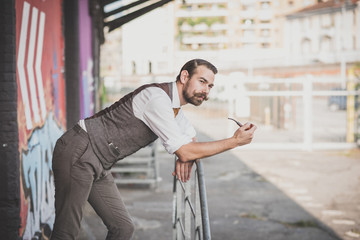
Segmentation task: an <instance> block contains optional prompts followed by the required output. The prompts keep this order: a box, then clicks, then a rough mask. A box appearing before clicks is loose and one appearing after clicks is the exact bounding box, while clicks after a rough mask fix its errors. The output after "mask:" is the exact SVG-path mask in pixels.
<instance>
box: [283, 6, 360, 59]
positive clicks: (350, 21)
mask: <svg viewBox="0 0 360 240" xmlns="http://www.w3.org/2000/svg"><path fill="white" fill-rule="evenodd" d="M359 3H360V2H359V1H358V0H329V1H326V2H320V3H318V4H315V5H313V6H310V7H308V8H304V9H302V10H301V11H298V12H296V13H293V14H289V15H288V16H287V21H286V33H285V37H286V48H287V49H288V52H289V64H292V65H307V64H313V63H323V64H334V63H340V62H344V63H354V62H357V61H360V4H359Z"/></svg>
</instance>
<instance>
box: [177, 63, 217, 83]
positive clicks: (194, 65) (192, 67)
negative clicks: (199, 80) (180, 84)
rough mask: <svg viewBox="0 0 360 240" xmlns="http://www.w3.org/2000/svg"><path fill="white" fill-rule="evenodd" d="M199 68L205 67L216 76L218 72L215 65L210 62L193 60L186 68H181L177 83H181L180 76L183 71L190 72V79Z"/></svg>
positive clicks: (185, 65)
mask: <svg viewBox="0 0 360 240" xmlns="http://www.w3.org/2000/svg"><path fill="white" fill-rule="evenodd" d="M198 66H205V67H207V68H208V69H209V70H211V71H212V72H213V73H214V74H216V73H217V72H218V70H217V69H216V67H215V66H214V65H213V64H211V63H210V62H208V61H206V60H204V59H199V58H197V59H192V60H190V61H188V62H187V63H185V64H184V66H183V67H182V68H181V70H180V72H179V74H178V75H177V77H176V81H180V75H181V72H182V71H183V70H186V71H188V73H189V78H191V77H192V75H193V74H194V73H195V70H196V68H197V67H198Z"/></svg>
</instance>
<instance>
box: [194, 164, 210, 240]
mask: <svg viewBox="0 0 360 240" xmlns="http://www.w3.org/2000/svg"><path fill="white" fill-rule="evenodd" d="M196 166H197V167H196V171H197V173H198V179H199V194H200V205H201V217H202V227H203V237H204V239H206V240H210V239H211V235H210V219H209V212H208V206H207V199H206V186H205V177H204V168H203V166H202V163H201V161H197V164H196Z"/></svg>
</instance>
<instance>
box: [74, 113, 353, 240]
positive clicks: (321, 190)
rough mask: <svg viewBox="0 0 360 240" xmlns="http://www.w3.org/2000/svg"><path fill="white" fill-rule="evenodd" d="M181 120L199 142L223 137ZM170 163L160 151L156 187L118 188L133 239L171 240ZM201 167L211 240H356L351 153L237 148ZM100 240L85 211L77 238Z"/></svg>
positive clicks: (101, 230)
mask: <svg viewBox="0 0 360 240" xmlns="http://www.w3.org/2000/svg"><path fill="white" fill-rule="evenodd" d="M187 116H188V117H189V119H190V121H192V122H193V123H194V126H195V127H196V128H197V131H198V133H199V136H198V140H199V141H207V140H211V139H219V138H222V137H224V136H223V135H224V132H226V131H227V126H224V125H222V124H219V123H218V124H216V119H215V118H208V117H207V116H204V115H201V114H196V115H195V114H193V113H189V114H188V115H187ZM259 130H260V131H261V129H259ZM205 134H207V135H205ZM261 134H263V133H261ZM255 138H256V135H255ZM270 139H271V138H270ZM173 161H174V159H173V157H172V156H170V155H168V154H167V153H165V152H163V151H161V152H160V153H159V166H160V176H161V177H162V181H161V182H160V184H159V186H158V188H156V189H148V188H139V187H136V186H129V187H127V188H123V187H122V188H119V191H120V193H121V195H122V196H123V200H124V201H125V204H126V205H127V207H128V210H129V211H130V213H131V215H132V216H133V217H134V222H135V225H136V231H135V234H134V238H133V239H140V240H142V239H146V240H152V239H153V240H170V239H172V223H171V221H172V219H171V217H172V180H173V179H172V176H171V173H172V171H173V166H174V162H173ZM203 165H204V170H205V176H206V179H205V181H206V186H207V198H208V205H209V215H210V224H211V233H212V239H214V240H217V239H226V240H237V239H245V240H261V239H266V240H332V239H344V240H352V239H355V240H356V239H360V188H359V186H360V151H359V150H358V149H355V150H352V151H347V152H344V151H326V152H324V151H314V152H305V151H275V150H273V151H271V150H266V151H265V150H250V149H249V150H244V149H242V148H241V147H240V148H237V149H235V150H232V151H230V152H226V153H223V154H219V155H217V156H214V157H211V158H207V159H203ZM105 236H106V229H105V226H104V225H103V223H102V222H101V219H99V218H98V217H97V215H96V214H95V213H94V212H93V210H92V209H91V207H90V206H89V205H87V206H86V208H85V211H84V219H83V222H82V231H81V234H80V239H105Z"/></svg>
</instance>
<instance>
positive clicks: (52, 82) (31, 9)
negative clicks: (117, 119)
mask: <svg viewBox="0 0 360 240" xmlns="http://www.w3.org/2000/svg"><path fill="white" fill-rule="evenodd" d="M15 4H16V5H15V8H16V47H17V52H16V54H17V59H16V61H17V84H18V126H19V154H20V166H21V169H20V178H21V179H20V185H21V193H20V194H21V228H20V236H21V237H22V238H23V239H32V237H33V236H37V235H41V234H46V232H48V231H47V230H50V229H51V228H52V225H53V222H54V185H53V175H52V172H51V158H52V151H53V148H54V145H55V142H56V140H57V138H58V137H59V136H60V135H61V134H62V133H63V132H64V130H65V126H66V116H65V114H66V112H65V88H64V87H65V83H64V77H63V70H64V69H63V68H64V55H63V52H64V38H63V29H62V0H42V1H39V0H27V1H24V0H16V3H15Z"/></svg>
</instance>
